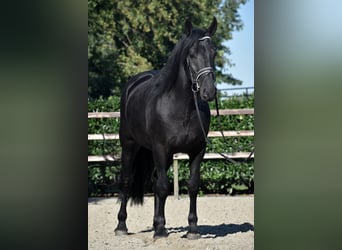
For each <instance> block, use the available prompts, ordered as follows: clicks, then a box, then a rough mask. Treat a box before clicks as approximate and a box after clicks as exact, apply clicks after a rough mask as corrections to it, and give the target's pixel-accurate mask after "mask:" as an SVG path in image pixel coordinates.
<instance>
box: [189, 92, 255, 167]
mask: <svg viewBox="0 0 342 250" xmlns="http://www.w3.org/2000/svg"><path fill="white" fill-rule="evenodd" d="M193 93H194V100H195V107H196V113H197V117H198V120H199V123H200V126H201V130H202V133H203V136H204V139H205V141H206V143H207V144H208V145H210V147H211V149H214V145H213V144H212V143H211V141H210V140H209V138H208V137H207V134H206V132H205V130H204V127H203V122H202V118H201V115H200V112H199V108H198V101H197V95H196V93H197V92H195V91H193ZM215 106H216V113H217V116H216V117H217V120H218V123H219V126H220V132H221V135H222V137H223V140H224V142H225V143H226V144H227V141H226V137H225V136H224V133H223V130H222V126H221V121H220V114H219V109H218V101H217V95H216V96H215ZM218 154H219V155H221V156H222V157H223V158H224V159H225V160H227V161H229V162H231V163H233V164H241V163H240V162H236V161H234V160H233V159H232V158H230V157H229V156H227V155H226V154H224V153H221V152H218ZM253 154H254V147H253V150H252V152H251V153H250V154H249V156H248V157H247V158H246V159H245V160H244V161H243V162H242V163H245V162H246V161H248V160H249V159H250V158H251V157H252V155H253Z"/></svg>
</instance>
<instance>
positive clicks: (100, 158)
mask: <svg viewBox="0 0 342 250" xmlns="http://www.w3.org/2000/svg"><path fill="white" fill-rule="evenodd" d="M210 113H211V115H212V116H215V115H216V110H210ZM219 113H220V115H253V114H254V109H222V110H219ZM119 117H120V112H90V113H88V118H89V119H93V118H97V119H100V118H119ZM223 134H224V136H225V137H243V136H254V130H240V131H235V130H234V131H223ZM221 136H222V134H221V132H220V131H209V133H208V137H221ZM119 138H120V137H119V134H88V140H118V139H119ZM250 154H251V152H235V153H225V155H227V156H228V157H230V158H232V159H234V158H235V159H237V158H248V157H249V155H250ZM251 158H254V154H252V155H251ZM187 159H189V156H188V155H187V154H183V153H177V154H174V155H173V168H174V176H173V178H174V196H175V197H176V198H178V195H179V186H178V160H187ZM203 159H224V157H223V156H222V155H220V154H218V153H206V154H205V155H204V157H203ZM115 161H120V156H114V155H89V156H88V162H115Z"/></svg>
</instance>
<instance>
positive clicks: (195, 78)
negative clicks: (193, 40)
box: [186, 36, 215, 93]
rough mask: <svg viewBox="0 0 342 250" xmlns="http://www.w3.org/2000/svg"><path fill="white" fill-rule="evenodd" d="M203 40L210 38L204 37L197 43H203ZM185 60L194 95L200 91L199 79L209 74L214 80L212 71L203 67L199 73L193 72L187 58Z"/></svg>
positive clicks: (210, 68)
mask: <svg viewBox="0 0 342 250" xmlns="http://www.w3.org/2000/svg"><path fill="white" fill-rule="evenodd" d="M205 39H211V38H210V36H204V37H202V38H200V39H198V41H204V40H205ZM186 60H187V65H188V68H189V73H190V78H191V83H192V84H191V89H192V91H193V92H194V93H196V92H198V91H199V90H200V85H199V79H200V78H201V77H202V76H206V75H209V74H210V73H212V74H213V75H214V78H215V74H214V69H213V68H212V67H204V68H202V69H200V70H199V71H197V72H194V71H193V70H192V69H191V67H190V62H189V58H187V59H186Z"/></svg>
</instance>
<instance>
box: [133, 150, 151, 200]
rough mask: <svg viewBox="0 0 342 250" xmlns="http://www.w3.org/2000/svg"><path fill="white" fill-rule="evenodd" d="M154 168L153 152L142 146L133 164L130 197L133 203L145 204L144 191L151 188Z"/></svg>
mask: <svg viewBox="0 0 342 250" xmlns="http://www.w3.org/2000/svg"><path fill="white" fill-rule="evenodd" d="M153 169H154V164H153V155H152V152H151V151H150V150H148V149H146V148H143V147H142V148H141V149H140V150H139V151H138V153H137V156H136V157H135V160H134V164H133V179H132V183H131V187H130V190H129V198H131V201H132V204H141V205H142V204H143V203H144V193H145V192H147V191H148V190H150V189H151V186H152V179H151V177H152V172H153Z"/></svg>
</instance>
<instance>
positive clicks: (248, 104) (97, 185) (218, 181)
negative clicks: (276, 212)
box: [88, 95, 254, 195]
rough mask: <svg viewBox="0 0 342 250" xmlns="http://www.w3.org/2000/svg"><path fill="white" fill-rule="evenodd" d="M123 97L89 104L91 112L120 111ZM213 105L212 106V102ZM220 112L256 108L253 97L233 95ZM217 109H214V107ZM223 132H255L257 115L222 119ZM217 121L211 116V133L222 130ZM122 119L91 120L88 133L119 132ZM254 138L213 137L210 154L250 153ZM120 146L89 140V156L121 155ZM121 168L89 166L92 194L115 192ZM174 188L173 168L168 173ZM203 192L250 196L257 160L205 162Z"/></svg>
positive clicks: (184, 166) (182, 180)
mask: <svg viewBox="0 0 342 250" xmlns="http://www.w3.org/2000/svg"><path fill="white" fill-rule="evenodd" d="M119 102H120V98H119V97H117V96H111V97H109V98H107V99H104V98H99V99H97V100H89V101H88V112H95V111H98V112H109V111H119ZM210 105H213V104H212V103H211V104H210ZM219 106H220V109H228V108H230V109H235V108H253V107H254V96H253V95H252V96H244V97H242V96H234V97H230V98H227V99H224V100H221V101H220V102H219ZM211 109H214V106H212V107H211ZM220 118H221V126H222V129H223V130H253V129H254V124H253V122H254V115H243V116H237V115H231V116H221V117H220ZM221 126H220V124H218V121H217V118H216V117H212V121H211V125H210V131H219V130H220V129H221ZM118 130H119V119H113V118H111V119H108V118H103V119H88V134H101V133H118ZM253 139H254V138H253V137H227V138H226V140H227V142H225V141H224V140H223V139H222V138H210V140H211V141H212V143H213V145H214V147H213V148H211V147H210V146H208V147H207V152H237V151H251V150H252V144H253ZM120 152H121V147H120V143H119V141H118V140H103V141H88V155H102V154H114V155H120ZM119 169H120V166H119V165H105V166H103V165H101V166H99V164H89V165H88V175H89V194H90V195H94V194H96V193H101V194H103V193H113V192H116V191H117V190H116V189H115V188H114V187H113V186H112V184H113V183H114V182H115V180H116V178H117V176H118V173H119ZM189 175H190V173H189V166H188V161H187V160H184V161H179V188H180V192H181V193H186V192H187V182H188V179H189ZM168 176H169V178H170V181H171V185H173V183H172V182H173V168H172V167H171V168H170V170H169V171H168ZM201 181H202V182H201V186H200V193H202V194H204V193H206V194H207V193H224V194H234V193H251V192H253V191H254V160H253V159H250V160H249V161H248V162H246V163H241V164H239V165H235V164H231V163H229V162H227V161H226V160H204V161H203V162H202V164H201Z"/></svg>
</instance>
